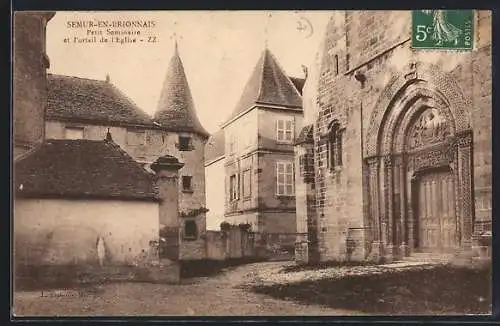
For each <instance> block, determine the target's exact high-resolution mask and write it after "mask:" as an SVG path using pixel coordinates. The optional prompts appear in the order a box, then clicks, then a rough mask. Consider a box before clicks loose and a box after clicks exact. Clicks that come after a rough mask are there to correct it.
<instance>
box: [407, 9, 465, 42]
mask: <svg viewBox="0 0 500 326" xmlns="http://www.w3.org/2000/svg"><path fill="white" fill-rule="evenodd" d="M474 41H475V40H474V10H442V9H436V10H413V12H412V47H413V48H414V49H444V50H472V49H473V48H474Z"/></svg>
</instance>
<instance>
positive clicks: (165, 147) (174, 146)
mask: <svg viewBox="0 0 500 326" xmlns="http://www.w3.org/2000/svg"><path fill="white" fill-rule="evenodd" d="M66 126H76V125H75V124H74V123H67V122H62V121H56V120H50V121H47V122H46V125H45V134H46V138H47V139H64V137H65V134H64V131H65V127H66ZM77 126H79V127H83V128H84V138H85V139H91V140H102V139H104V138H105V137H106V133H107V131H108V128H109V131H110V133H111V135H112V138H113V141H114V142H116V143H117V144H119V145H120V146H121V147H122V148H123V149H124V150H125V151H126V152H127V153H128V154H129V155H131V156H132V157H133V158H134V159H135V160H136V161H138V162H142V163H144V164H145V165H146V166H148V165H150V164H151V163H152V162H154V161H155V160H156V159H157V158H158V157H160V156H162V155H165V154H169V155H173V156H175V157H177V158H178V159H179V161H180V162H182V163H184V166H183V167H182V168H181V169H180V170H179V178H178V182H179V184H178V186H179V211H180V214H181V217H180V219H181V221H180V223H179V226H182V225H183V221H182V219H183V217H182V216H183V215H189V214H190V212H192V211H193V210H196V209H200V208H202V207H203V208H205V207H206V203H205V200H206V199H205V167H204V151H205V149H204V140H203V139H202V138H201V137H200V136H198V135H196V134H189V135H190V136H191V137H192V138H191V139H192V146H193V150H191V151H180V150H179V148H178V134H177V133H173V132H166V131H163V130H154V129H146V128H143V129H137V128H134V129H133V130H135V131H136V130H142V131H144V132H145V143H144V145H132V144H129V142H128V141H127V128H126V127H119V126H118V127H117V126H113V127H109V126H105V125H95V124H77ZM131 130H132V129H131ZM183 176H191V177H192V179H191V186H192V187H191V190H187V191H186V190H183V186H182V177H183ZM190 218H192V219H195V220H196V223H197V226H198V234H199V238H198V239H197V240H196V241H189V242H184V241H181V256H182V257H189V258H186V259H202V258H204V256H203V255H204V254H203V253H204V251H205V249H204V247H205V243H204V240H203V235H204V233H205V230H206V217H205V214H204V213H203V214H198V215H197V216H191V217H190Z"/></svg>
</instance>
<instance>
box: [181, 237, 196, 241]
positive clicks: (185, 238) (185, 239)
mask: <svg viewBox="0 0 500 326" xmlns="http://www.w3.org/2000/svg"><path fill="white" fill-rule="evenodd" d="M182 240H184V241H196V240H198V237H183V238H182Z"/></svg>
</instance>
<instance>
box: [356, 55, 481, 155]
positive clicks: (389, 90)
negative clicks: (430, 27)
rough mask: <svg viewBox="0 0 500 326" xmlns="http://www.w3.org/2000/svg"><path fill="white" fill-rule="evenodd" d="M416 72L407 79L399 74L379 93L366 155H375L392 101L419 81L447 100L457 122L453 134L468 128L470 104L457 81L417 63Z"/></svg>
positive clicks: (432, 66) (369, 128)
mask: <svg viewBox="0 0 500 326" xmlns="http://www.w3.org/2000/svg"><path fill="white" fill-rule="evenodd" d="M416 71H417V72H418V74H413V76H412V77H410V78H409V79H407V78H405V76H403V75H399V76H398V77H397V78H396V79H395V80H394V79H392V80H391V81H390V82H389V84H388V85H387V86H386V88H385V89H384V90H383V91H382V93H381V95H380V97H379V99H378V101H377V103H376V104H375V107H374V109H373V112H372V116H371V119H370V123H369V126H368V130H367V133H366V153H365V155H366V156H373V155H376V154H377V140H378V135H379V131H380V130H381V128H382V125H383V120H384V118H387V116H388V111H390V110H391V109H392V107H393V104H394V102H395V101H396V100H397V99H398V98H401V96H403V95H404V94H405V93H406V89H407V88H408V87H409V86H410V85H412V84H415V83H417V82H419V81H420V82H421V81H424V82H426V83H427V84H428V85H429V86H430V87H429V88H430V89H438V90H439V91H440V92H441V94H442V95H443V97H444V98H445V99H447V101H449V108H450V109H451V110H452V114H453V120H454V121H455V123H456V127H455V129H456V132H460V131H463V130H468V129H470V122H469V121H470V119H469V115H468V112H467V108H470V107H471V106H472V101H471V100H470V98H468V97H466V96H465V95H464V93H463V92H462V90H461V89H460V87H459V86H458V84H457V83H456V81H455V80H453V79H452V78H451V77H449V76H447V75H446V74H444V73H442V72H441V70H440V69H439V67H437V66H435V65H430V64H426V63H422V62H418V63H416ZM417 75H418V79H417ZM407 77H408V76H407Z"/></svg>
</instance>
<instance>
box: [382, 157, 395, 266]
mask: <svg viewBox="0 0 500 326" xmlns="http://www.w3.org/2000/svg"><path fill="white" fill-rule="evenodd" d="M392 163H393V162H392V155H387V156H385V157H384V198H385V207H384V208H385V209H384V211H385V212H384V214H383V219H384V224H385V229H384V230H382V232H385V234H386V236H385V240H386V241H385V246H386V248H385V252H384V256H385V257H384V258H385V260H386V261H389V262H390V261H392V260H393V255H394V253H393V224H394V223H393V193H394V189H393V180H392V179H393V174H392V173H393V172H392V169H393V167H392Z"/></svg>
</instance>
